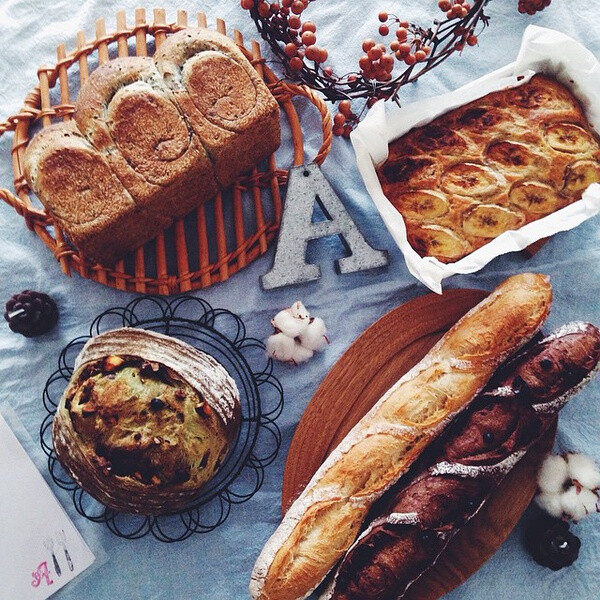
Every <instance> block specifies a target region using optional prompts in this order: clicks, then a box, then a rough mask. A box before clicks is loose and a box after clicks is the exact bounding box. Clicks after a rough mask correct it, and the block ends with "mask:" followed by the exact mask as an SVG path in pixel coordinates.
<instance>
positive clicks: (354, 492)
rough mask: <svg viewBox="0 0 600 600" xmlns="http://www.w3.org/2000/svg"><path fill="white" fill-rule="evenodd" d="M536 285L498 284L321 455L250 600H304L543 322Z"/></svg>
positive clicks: (257, 570)
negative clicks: (373, 512) (378, 506)
mask: <svg viewBox="0 0 600 600" xmlns="http://www.w3.org/2000/svg"><path fill="white" fill-rule="evenodd" d="M551 297H552V293H551V288H550V285H549V282H548V280H547V278H546V277H544V276H542V275H534V274H521V275H515V276H513V277H510V278H508V279H507V280H506V281H505V282H503V283H502V284H501V285H500V286H499V287H498V288H497V289H496V290H495V291H494V292H493V293H492V294H491V295H490V296H489V297H488V298H487V299H486V300H484V301H483V302H481V303H480V304H479V305H477V306H476V307H475V308H474V309H473V310H472V311H470V312H469V313H467V314H466V315H465V316H464V317H463V318H462V319H460V320H459V321H458V323H457V324H456V325H455V326H454V327H452V329H450V331H448V332H447V333H446V335H445V336H444V337H443V338H442V339H441V340H440V341H439V342H438V343H437V344H436V345H435V346H434V347H433V348H432V350H431V351H430V352H429V353H428V354H427V355H426V356H425V357H424V358H423V360H422V361H420V362H419V363H418V364H417V365H416V366H415V367H414V368H413V369H411V370H410V371H409V372H408V373H407V374H406V375H404V376H403V377H402V378H401V379H400V380H399V381H398V383H396V384H395V385H394V386H393V387H392V388H390V390H388V392H386V394H384V396H383V397H382V398H381V399H380V400H379V401H378V402H377V404H375V406H374V407H373V408H372V409H371V410H370V411H369V412H368V413H367V415H365V416H364V417H363V418H362V419H361V421H360V422H359V423H358V424H357V425H356V426H355V427H354V428H353V429H352V430H351V431H350V433H349V434H348V435H347V436H346V437H345V438H344V440H343V441H342V442H341V443H340V445H339V446H338V447H337V448H336V449H335V450H334V451H333V452H332V453H331V454H330V455H329V457H328V458H327V459H326V460H325V462H324V463H323V465H322V466H321V467H320V468H319V470H318V471H317V472H316V473H315V475H314V476H313V478H312V479H311V481H310V482H309V483H308V485H307V486H306V488H305V490H304V491H303V492H302V493H301V494H300V496H299V497H298V499H297V500H296V501H295V502H294V504H293V505H292V506H291V508H290V509H289V511H288V512H287V514H286V515H285V517H284V519H283V521H282V523H281V525H280V526H279V528H278V529H277V531H276V532H275V533H274V534H273V536H272V537H271V538H270V539H269V541H268V542H267V544H266V545H265V547H264V549H263V551H262V552H261V555H260V556H259V558H258V560H257V562H256V565H255V567H254V571H253V574H252V580H251V584H250V591H251V594H252V596H253V598H255V599H256V600H297V599H298V598H304V597H306V596H307V595H308V594H309V593H310V592H311V591H312V590H313V589H314V588H315V587H316V586H317V585H318V584H319V583H320V582H321V581H322V580H323V578H324V577H325V576H326V575H327V573H328V572H329V570H330V569H331V568H332V567H333V566H334V565H335V563H336V562H337V561H338V560H339V559H340V558H341V556H342V555H343V554H344V552H345V551H346V550H347V549H348V548H349V547H350V545H351V544H352V543H353V542H354V540H355V539H356V536H357V535H358V531H359V529H360V527H361V524H362V522H363V520H364V519H365V517H366V515H367V513H368V511H369V509H370V508H371V506H372V505H373V503H374V502H375V501H376V500H377V499H378V498H379V497H380V496H381V495H382V494H383V493H384V492H385V491H386V490H387V489H388V488H389V487H390V486H391V485H393V484H394V483H395V482H396V481H397V480H398V479H399V477H400V476H401V475H403V474H404V473H405V472H406V470H407V469H408V468H409V467H410V465H411V464H412V463H413V462H414V461H415V459H416V458H417V457H418V456H419V455H420V454H421V452H422V451H423V449H424V448H425V447H426V446H427V445H428V444H429V443H430V442H431V441H432V440H433V439H434V438H435V437H436V436H437V435H439V433H440V432H441V431H442V430H443V428H444V427H445V426H446V425H447V424H448V423H449V422H450V421H451V420H452V419H453V418H454V417H455V416H456V415H457V414H458V413H459V412H460V411H461V410H463V409H464V408H465V407H466V406H468V404H469V402H470V401H471V400H472V399H473V398H474V397H475V395H476V394H477V393H478V391H479V390H480V389H481V388H482V387H483V386H484V385H485V384H486V383H487V381H488V379H489V378H490V377H491V375H492V374H493V372H494V370H495V369H496V367H497V366H498V365H499V364H500V363H501V362H502V361H503V360H504V359H505V358H506V357H507V356H508V355H509V354H511V353H512V352H514V351H515V350H516V349H518V348H519V347H520V346H521V345H522V344H524V343H525V342H526V341H527V340H529V339H530V338H531V337H532V336H533V335H534V334H535V333H536V332H537V331H538V329H539V328H540V327H541V325H542V323H543V322H544V320H545V319H546V316H547V315H548V311H549V308H550V303H551Z"/></svg>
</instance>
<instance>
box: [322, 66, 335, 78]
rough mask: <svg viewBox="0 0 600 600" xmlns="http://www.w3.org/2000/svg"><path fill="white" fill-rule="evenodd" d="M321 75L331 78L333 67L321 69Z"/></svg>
mask: <svg viewBox="0 0 600 600" xmlns="http://www.w3.org/2000/svg"><path fill="white" fill-rule="evenodd" d="M323 74H324V75H325V77H331V76H332V75H333V67H330V66H327V67H323Z"/></svg>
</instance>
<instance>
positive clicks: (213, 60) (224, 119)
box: [154, 27, 281, 187]
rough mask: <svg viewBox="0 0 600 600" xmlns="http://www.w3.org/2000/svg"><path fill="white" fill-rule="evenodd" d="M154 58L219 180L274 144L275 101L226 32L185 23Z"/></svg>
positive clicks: (224, 180)
mask: <svg viewBox="0 0 600 600" xmlns="http://www.w3.org/2000/svg"><path fill="white" fill-rule="evenodd" d="M154 61H155V63H156V66H157V68H158V70H159V71H160V72H161V74H162V76H163V78H164V81H165V83H166V85H167V86H168V87H169V88H170V89H171V90H172V92H173V94H174V96H175V98H176V100H177V102H178V103H179V106H180V107H181V110H182V112H184V113H185V114H186V115H187V116H188V119H189V122H190V125H191V127H192V129H193V130H194V131H195V132H196V133H197V135H198V136H199V137H200V138H201V139H202V141H203V143H204V147H205V148H206V150H207V152H208V154H209V155H210V157H211V159H212V161H213V163H214V166H215V174H216V177H217V180H218V182H219V185H221V186H223V187H227V186H228V185H230V184H231V183H232V182H233V181H234V179H235V177H236V176H237V175H238V174H239V172H240V171H242V172H243V171H246V170H247V169H249V168H250V167H251V166H253V163H254V164H255V163H256V160H254V161H253V160H252V157H259V158H260V159H262V158H266V157H268V156H269V155H270V154H272V153H273V152H274V151H275V150H276V149H277V148H278V146H279V140H280V136H281V132H280V123H279V107H278V105H277V102H276V101H275V99H274V98H273V96H272V95H271V93H270V92H269V90H268V89H267V87H266V86H265V84H264V82H263V81H262V79H261V78H260V77H259V76H258V74H257V72H256V70H255V69H254V68H253V67H252V66H251V65H250V63H249V62H248V61H247V60H246V58H245V57H244V55H243V54H242V52H241V51H240V49H239V48H238V47H237V46H236V44H235V43H234V42H232V41H231V40H230V39H229V38H227V37H225V36H221V35H219V34H218V33H215V32H212V31H208V30H206V29H201V28H193V27H189V28H187V29H184V30H182V31H179V32H177V33H175V34H174V35H172V36H170V37H169V38H167V40H165V42H163V44H161V46H160V48H159V49H158V50H157V51H156V53H155V55H154ZM233 82H234V83H235V85H233V87H232V83H233ZM237 169H239V170H238V171H237V172H236V170H237Z"/></svg>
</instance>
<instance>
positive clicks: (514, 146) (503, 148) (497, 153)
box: [486, 141, 546, 172]
mask: <svg viewBox="0 0 600 600" xmlns="http://www.w3.org/2000/svg"><path fill="white" fill-rule="evenodd" d="M486 154H487V156H488V158H489V159H490V160H493V161H494V162H497V163H499V164H501V165H502V166H503V167H504V168H505V169H507V170H509V171H516V172H523V171H531V170H532V169H535V168H541V167H543V166H544V165H545V164H546V160H545V159H544V158H543V157H542V156H540V155H539V154H537V153H535V152H533V151H532V150H531V149H530V148H529V147H528V146H526V145H525V144H520V143H519V142H508V141H501V142H494V143H492V144H490V145H489V146H488V148H487V151H486Z"/></svg>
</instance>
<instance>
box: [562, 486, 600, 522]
mask: <svg viewBox="0 0 600 600" xmlns="http://www.w3.org/2000/svg"><path fill="white" fill-rule="evenodd" d="M560 503H561V506H562V510H563V512H564V513H565V514H566V515H568V516H569V518H571V519H573V520H574V521H580V520H581V519H583V518H584V517H587V516H588V515H589V514H591V513H593V512H598V496H597V495H596V494H594V492H592V491H591V490H588V489H586V488H578V487H577V486H574V485H572V486H571V487H570V488H569V489H568V490H567V491H566V492H565V493H564V494H562V496H561V498H560Z"/></svg>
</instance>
